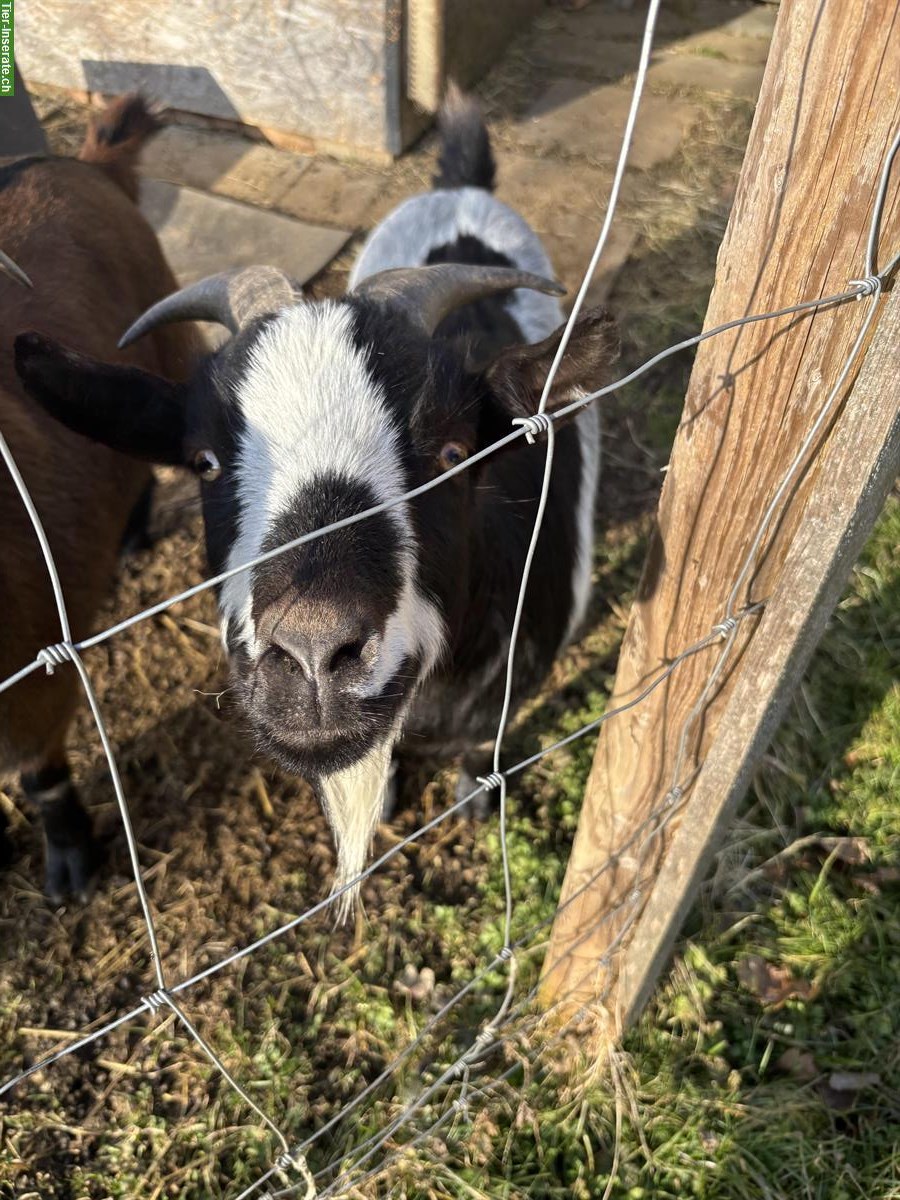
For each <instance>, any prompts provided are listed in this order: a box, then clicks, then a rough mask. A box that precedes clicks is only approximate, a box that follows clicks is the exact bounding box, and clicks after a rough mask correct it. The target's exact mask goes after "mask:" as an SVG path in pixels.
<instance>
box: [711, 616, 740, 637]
mask: <svg viewBox="0 0 900 1200" xmlns="http://www.w3.org/2000/svg"><path fill="white" fill-rule="evenodd" d="M735 629H737V617H725V618H724V619H723V620H721V621H719V622H717V623H716V624H715V625H713V627H712V631H713V633H718V634H719V635H720V636H721V637H723V638H724V637H728V635H729V633H731V632H732V631H733V630H735Z"/></svg>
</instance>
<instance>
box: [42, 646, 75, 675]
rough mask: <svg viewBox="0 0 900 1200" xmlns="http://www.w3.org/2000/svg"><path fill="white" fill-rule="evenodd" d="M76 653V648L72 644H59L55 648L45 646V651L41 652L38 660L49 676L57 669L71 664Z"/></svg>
mask: <svg viewBox="0 0 900 1200" xmlns="http://www.w3.org/2000/svg"><path fill="white" fill-rule="evenodd" d="M74 653H75V647H74V646H73V645H72V644H71V642H57V643H56V644H55V645H54V646H45V647H44V649H43V650H39V651H38V654H37V660H38V662H41V663H43V664H44V666H45V667H46V669H47V674H48V675H52V674H53V672H54V671H55V670H56V668H57V667H61V666H62V665H63V663H67V662H71V661H72V655H73V654H74Z"/></svg>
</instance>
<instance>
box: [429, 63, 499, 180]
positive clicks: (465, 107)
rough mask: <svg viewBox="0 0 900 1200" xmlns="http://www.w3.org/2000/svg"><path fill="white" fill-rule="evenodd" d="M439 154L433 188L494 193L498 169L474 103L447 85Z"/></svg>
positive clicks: (440, 125)
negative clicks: (481, 190)
mask: <svg viewBox="0 0 900 1200" xmlns="http://www.w3.org/2000/svg"><path fill="white" fill-rule="evenodd" d="M438 133H439V134H440V139H441V150H440V154H439V156H438V173H437V175H435V177H434V186H435V187H436V188H460V187H478V188H484V189H485V191H488V192H492V191H493V190H494V180H495V176H496V173H497V165H496V163H495V162H494V155H493V151H492V150H491V142H490V138H489V137H488V131H487V128H486V126H485V123H484V117H483V115H482V112H481V108H480V107H479V105H478V102H477V100H475V99H474V98H473V97H472V96H469V95H466V93H465V92H463V91H461V90H460V89H459V88H458V87H457V85H456V84H455V83H453V82H451V83H449V84H448V85H447V91H446V93H445V95H444V102H443V104H442V105H441V110H440V112H439V113H438Z"/></svg>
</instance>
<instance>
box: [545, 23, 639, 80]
mask: <svg viewBox="0 0 900 1200" xmlns="http://www.w3.org/2000/svg"><path fill="white" fill-rule="evenodd" d="M639 56H640V47H639V46H638V45H637V44H635V42H610V41H598V40H596V39H595V38H586V37H584V36H582V35H580V34H578V33H577V32H570V31H569V30H568V29H563V30H556V29H554V30H548V31H547V32H546V33H541V34H538V35H536V36H535V38H534V45H533V46H532V47H529V49H528V50H527V51H526V52H525V57H526V58H527V59H528V61H529V62H532V63H533V64H534V65H535V66H536V67H540V68H542V69H543V70H546V71H548V72H551V73H552V74H554V75H567V74H568V73H569V72H570V71H573V70H574V71H578V72H579V73H580V72H584V73H585V74H586V75H590V77H591V78H592V79H599V80H603V81H609V80H615V79H622V78H623V77H624V76H626V75H633V74H634V72H635V71H636V70H637V65H638V58H639Z"/></svg>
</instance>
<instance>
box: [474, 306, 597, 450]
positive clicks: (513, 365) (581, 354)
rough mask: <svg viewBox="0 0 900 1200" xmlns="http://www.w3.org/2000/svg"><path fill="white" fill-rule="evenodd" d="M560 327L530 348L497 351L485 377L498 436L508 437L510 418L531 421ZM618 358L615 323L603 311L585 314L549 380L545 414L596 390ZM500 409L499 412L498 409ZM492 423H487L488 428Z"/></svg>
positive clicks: (553, 356) (556, 348) (548, 371)
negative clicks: (492, 405) (506, 434)
mask: <svg viewBox="0 0 900 1200" xmlns="http://www.w3.org/2000/svg"><path fill="white" fill-rule="evenodd" d="M563 328H564V326H560V328H559V329H557V330H555V331H554V332H553V333H551V334H550V336H549V337H547V338H544V340H543V341H542V342H537V343H536V344H535V345H533V346H527V345H519V346H510V347H508V348H507V349H505V350H503V351H501V353H500V355H499V356H498V357H497V358H496V359H495V360H494V362H493V363H492V364H491V366H490V367H489V368H488V369H487V371H486V373H485V375H486V379H487V382H488V385H489V387H490V391H491V396H492V399H493V401H494V409H495V412H494V418H495V420H499V421H501V422H502V421H505V422H506V428H505V429H502V432H501V431H500V430H499V426H498V431H497V432H498V436H503V434H505V433H509V431H510V430H509V422H510V421H511V420H513V418H515V417H530V416H532V415H533V414H534V413H535V412H536V411H537V406H538V404H539V402H540V398H541V393H542V392H543V390H544V385H545V384H546V382H547V376H548V375H549V374H550V367H551V366H552V364H553V360H554V358H555V357H556V352H557V350H558V348H559V343H560V340H561V339H562V335H563ZM618 357H619V335H618V332H617V330H616V325H615V322H614V321H613V318H612V317H611V316H610V314H609V313H608V312H607V311H606V309H604V308H594V309H589V310H588V311H587V312H586V313H583V314H582V315H581V316H580V317H579V318H578V320H577V321H576V322H575V326H574V328H573V329H572V336H571V337H570V338H569V344H568V345H567V346H566V350H565V353H564V354H563V357H562V359H561V361H560V364H559V370H558V371H557V372H556V375H555V377H554V380H553V386H552V388H551V390H550V395H549V397H548V400H547V406H546V410H547V412H550V413H552V412H554V411H555V410H556V409H558V408H562V407H564V406H565V405H566V404H568V403H569V401H570V400H574V399H575V397H576V396H577V395H578V394H579V393H587V392H593V391H596V390H597V388H599V387H602V386H603V384H604V383H605V382H606V381H607V379H608V377H609V368H610V367H611V366H612V364H613V363H614V362H615V361H616V359H617V358H618ZM498 407H499V410H500V411H499V412H497V411H496V410H497V408H498ZM493 423H494V422H492V424H493Z"/></svg>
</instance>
